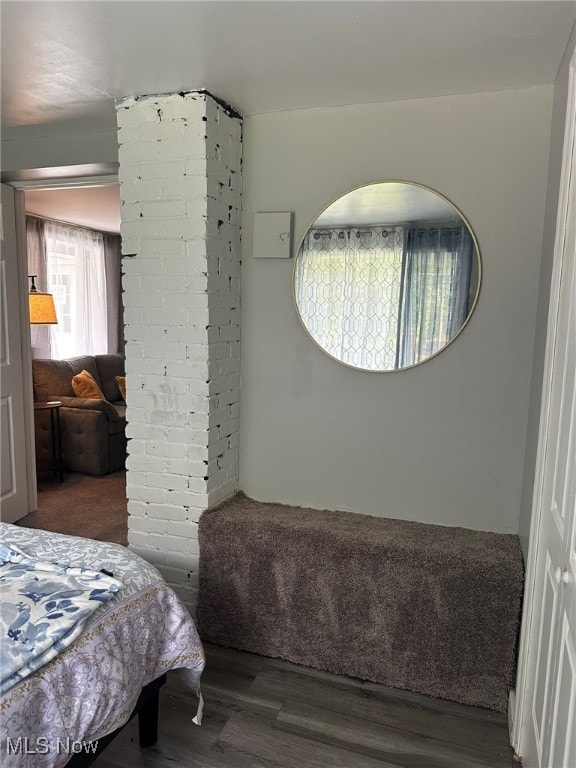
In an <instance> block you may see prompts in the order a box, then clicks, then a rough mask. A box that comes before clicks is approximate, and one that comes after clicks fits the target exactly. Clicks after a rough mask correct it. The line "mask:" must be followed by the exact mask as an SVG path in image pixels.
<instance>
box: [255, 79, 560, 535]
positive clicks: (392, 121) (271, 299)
mask: <svg viewBox="0 0 576 768" xmlns="http://www.w3.org/2000/svg"><path fill="white" fill-rule="evenodd" d="M552 96H553V89H552V87H551V86H548V87H538V88H530V89H524V90H518V91H504V92H497V93H485V94H475V95H466V96H456V97H441V98H432V99H422V100H417V101H403V102H394V103H387V104H372V105H363V106H349V107H340V108H334V109H316V110H305V111H292V112H283V113H276V114H266V115H257V116H254V117H249V118H247V119H246V121H245V135H244V140H245V143H244V202H243V207H244V219H243V265H242V401H241V429H240V434H241V446H240V448H241V450H240V487H241V488H242V489H243V490H244V491H245V492H246V493H247V494H248V495H249V496H252V497H254V498H257V499H261V500H275V501H280V502H287V503H290V504H297V505H298V504H299V505H310V506H313V507H318V508H323V507H328V508H339V509H349V510H352V511H356V512H363V513H368V514H374V515H384V516H388V517H395V518H402V519H411V520H421V521H427V522H432V523H439V524H445V525H461V526H466V527H469V528H474V529H482V530H494V531H508V532H515V531H516V530H517V525H518V515H519V509H520V496H521V488H522V471H523V461H524V452H525V440H526V428H527V421H528V403H529V395H530V378H531V366H532V350H533V343H534V330H535V322H536V306H537V295H538V284H539V270H540V253H541V242H542V231H543V222H544V208H545V196H546V178H547V171H548V149H549V139H550V133H549V131H550V120H551V110H552ZM383 179H406V180H412V181H418V182H421V183H422V184H425V185H428V186H430V187H432V188H435V189H437V190H438V191H439V192H441V193H443V194H444V195H446V196H447V197H448V198H450V199H451V200H452V201H453V202H454V203H455V204H456V205H458V206H459V207H460V208H461V209H462V211H463V213H464V214H465V215H466V216H467V218H468V219H469V221H470V223H471V225H472V227H473V228H474V230H475V232H476V235H477V237H478V241H479V244H480V249H481V252H482V259H483V268H484V280H483V285H482V290H481V294H480V300H479V303H478V306H477V309H476V312H475V314H474V316H473V318H472V320H471V322H470V323H469V325H468V326H467V328H466V329H465V330H464V332H463V333H462V334H461V335H460V337H459V338H458V339H457V340H456V342H455V343H454V344H452V346H451V347H450V348H449V349H447V350H446V351H445V352H443V353H442V354H440V355H439V356H438V357H436V358H434V359H433V360H431V361H429V362H427V363H425V364H424V365H422V366H419V367H416V368H414V369H411V370H408V371H404V372H400V373H388V374H374V373H365V372H360V371H355V370H351V369H349V368H346V367H344V366H342V365H339V364H338V363H336V362H335V361H333V360H332V359H330V358H328V357H327V356H326V355H324V354H323V353H322V352H321V351H320V350H319V349H318V348H316V346H315V345H314V344H313V343H312V342H311V341H310V339H309V338H308V336H307V335H306V333H305V332H304V331H303V329H302V327H301V325H300V322H299V320H298V318H297V316H296V312H295V310H294V307H293V303H292V269H293V260H265V259H254V258H253V256H252V220H253V214H254V213H255V212H257V211H293V212H294V214H295V247H297V244H298V241H299V239H300V238H301V237H302V235H303V234H304V232H305V231H306V229H307V227H308V225H309V224H310V222H311V221H312V220H313V219H314V218H315V217H316V215H317V214H318V213H319V212H320V210H321V209H323V208H324V207H325V206H326V205H327V204H328V203H329V202H331V201H332V200H333V199H335V198H336V197H338V196H340V195H341V194H343V193H344V192H346V191H347V190H349V189H351V188H353V187H355V186H358V185H361V184H366V183H369V182H373V181H379V180H383Z"/></svg>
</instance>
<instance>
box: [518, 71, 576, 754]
mask: <svg viewBox="0 0 576 768" xmlns="http://www.w3.org/2000/svg"><path fill="white" fill-rule="evenodd" d="M573 64H574V62H573ZM571 93H572V95H573V98H572V99H571V100H569V107H568V110H569V111H568V121H567V132H566V135H567V137H568V140H567V142H566V144H565V161H566V162H565V174H564V193H563V195H564V196H563V200H564V201H565V202H564V204H563V205H562V206H561V211H560V216H561V219H560V221H559V226H558V228H557V235H556V237H557V243H556V249H555V267H554V280H553V295H552V296H551V307H552V312H551V315H550V322H549V329H548V341H547V344H548V346H547V364H548V366H549V369H548V377H547V384H548V386H547V389H546V391H545V392H544V398H543V399H544V406H545V410H547V418H546V419H543V421H542V423H541V429H542V430H543V432H544V434H543V435H542V436H541V440H542V442H541V450H540V452H539V456H540V461H541V471H542V475H541V478H542V482H541V485H540V489H541V492H540V500H539V513H540V530H539V536H538V554H537V558H536V568H535V592H534V601H535V606H537V608H536V609H535V610H534V627H533V630H532V632H533V634H532V643H533V650H532V665H531V667H532V669H533V673H532V674H533V679H532V680H530V681H529V683H528V686H527V691H528V696H529V700H528V702H527V703H528V718H527V720H528V722H527V729H526V731H527V732H526V736H525V738H524V739H523V742H524V743H523V744H522V745H521V755H522V758H523V765H524V766H525V767H526V768H531V767H532V766H537V767H538V768H576V529H575V525H576V521H575V518H576V514H575V507H576V426H575V420H576V264H575V263H576V143H575V133H576V98H575V97H576V83H575V78H574V69H573V68H572V71H571ZM543 412H544V411H543Z"/></svg>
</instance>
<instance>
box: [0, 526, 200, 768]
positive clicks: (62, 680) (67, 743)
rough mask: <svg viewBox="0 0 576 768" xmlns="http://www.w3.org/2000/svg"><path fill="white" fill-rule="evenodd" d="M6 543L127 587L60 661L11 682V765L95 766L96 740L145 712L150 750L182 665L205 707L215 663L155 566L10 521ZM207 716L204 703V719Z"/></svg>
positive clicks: (1, 743)
mask: <svg viewBox="0 0 576 768" xmlns="http://www.w3.org/2000/svg"><path fill="white" fill-rule="evenodd" d="M0 545H4V551H6V546H8V547H10V548H12V550H15V551H17V552H22V553H24V554H25V555H26V556H27V557H29V558H37V559H38V560H39V561H42V562H44V563H57V564H59V565H60V566H62V567H65V568H66V569H73V570H74V569H75V570H74V572H78V571H79V570H82V571H83V569H89V570H90V572H94V573H99V574H104V577H103V578H104V580H106V578H108V577H109V578H108V581H107V582H106V583H107V584H114V583H116V584H118V585H119V587H118V588H114V587H112V588H111V589H112V592H113V594H112V595H111V596H109V597H107V599H106V602H104V601H102V602H101V603H99V604H98V607H97V608H96V609H95V610H93V612H92V613H91V615H90V616H88V618H86V619H85V621H84V623H83V626H82V627H81V633H80V634H79V635H78V636H77V637H75V639H73V640H72V641H71V644H70V645H68V647H66V648H64V649H63V650H60V651H59V652H58V653H57V654H56V655H54V656H53V658H52V659H49V655H50V654H48V657H45V658H44V663H42V665H41V666H39V667H38V668H37V669H34V665H35V664H37V663H38V662H34V661H33V662H32V663H31V667H32V669H31V670H27V669H24V671H23V673H22V675H19V674H18V673H15V674H13V675H11V676H10V678H9V679H8V680H6V681H4V682H3V689H2V694H1V696H0V764H1V765H2V766H5V767H6V768H31V767H32V766H33V767H34V768H61V767H62V766H64V765H67V764H68V763H69V762H70V764H71V765H72V764H76V763H80V762H82V760H83V758H86V757H88V760H84V764H88V763H89V762H90V759H89V758H90V754H91V753H92V750H94V749H95V747H94V745H95V744H96V742H100V745H102V744H103V743H107V742H108V741H109V740H110V735H111V734H114V733H115V732H116V731H117V730H118V729H119V728H121V727H122V726H123V725H124V724H125V723H126V722H128V720H129V719H130V717H131V716H132V714H134V712H135V711H137V710H138V708H139V707H141V706H144V707H145V709H144V711H145V713H146V715H147V717H148V720H144V728H143V729H141V734H142V732H143V731H144V732H146V730H147V729H148V728H149V729H150V730H149V731H148V739H147V742H146V744H147V745H149V743H150V741H151V740H152V739H151V738H150V734H151V733H153V731H154V726H153V723H150V713H152V715H153V714H154V712H155V707H157V694H158V690H159V687H160V685H161V683H162V681H163V679H164V678H165V674H166V672H168V671H170V670H173V669H178V670H179V671H180V674H181V675H182V677H183V679H184V681H185V682H186V683H187V685H188V686H189V687H190V688H191V695H198V700H199V702H201V696H200V690H199V685H200V676H201V674H202V670H203V668H204V663H205V657H204V652H203V649H202V645H201V642H200V639H199V637H198V633H197V631H196V627H195V625H194V623H193V621H192V619H191V618H190V615H189V613H188V612H187V610H186V609H185V608H184V606H183V605H182V603H181V602H180V600H179V598H178V597H177V595H176V594H175V592H174V591H173V590H172V589H171V588H170V587H169V586H168V585H167V584H166V582H165V581H164V579H163V578H162V576H161V575H160V574H159V572H158V571H157V570H156V569H155V568H154V567H153V566H151V565H150V564H149V563H147V562H146V561H145V560H143V559H142V558H140V557H138V556H137V555H135V554H134V553H132V552H130V551H129V550H128V549H126V548H125V547H123V546H120V545H117V544H109V543H106V542H100V541H91V540H88V539H81V538H78V537H74V536H65V535H63V534H56V533H48V532H46V531H39V530H31V529H27V528H22V527H19V526H15V525H10V524H7V523H0ZM6 610H9V608H8V607H7V606H6V604H5V602H3V607H2V611H3V613H4V611H6ZM19 610H21V608H19ZM6 644H7V643H4V645H6ZM46 659H48V660H46ZM4 662H5V653H4V650H3V657H2V663H3V665H4ZM156 711H157V709H156ZM200 714H201V708H200V707H199V713H198V716H197V718H195V721H196V722H199V716H200ZM141 724H142V720H141ZM191 727H193V725H192V724H191ZM152 738H153V737H152Z"/></svg>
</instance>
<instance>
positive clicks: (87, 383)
mask: <svg viewBox="0 0 576 768" xmlns="http://www.w3.org/2000/svg"><path fill="white" fill-rule="evenodd" d="M72 389H73V390H74V394H75V395H76V397H89V398H91V399H92V400H106V398H105V397H104V394H103V392H102V390H101V389H100V387H99V386H98V384H97V383H96V380H95V378H94V376H92V374H91V373H89V372H88V371H80V373H77V374H76V376H73V377H72Z"/></svg>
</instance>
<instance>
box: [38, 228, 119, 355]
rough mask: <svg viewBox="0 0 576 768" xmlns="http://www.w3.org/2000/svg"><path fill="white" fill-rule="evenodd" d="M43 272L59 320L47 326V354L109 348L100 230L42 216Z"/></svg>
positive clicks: (106, 349) (91, 351) (86, 353)
mask: <svg viewBox="0 0 576 768" xmlns="http://www.w3.org/2000/svg"><path fill="white" fill-rule="evenodd" d="M44 236H45V242H46V273H47V283H48V291H49V292H50V293H52V294H53V295H54V303H55V304H56V314H57V316H58V325H54V326H52V327H51V347H52V357H54V358H57V359H62V358H67V357H75V356H77V355H94V354H103V353H106V352H107V351H108V327H107V311H106V272H105V261H104V238H103V235H102V233H100V232H93V231H91V230H88V229H83V228H81V227H73V226H70V225H68V224H60V223H58V222H53V221H46V222H45V229H44Z"/></svg>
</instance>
